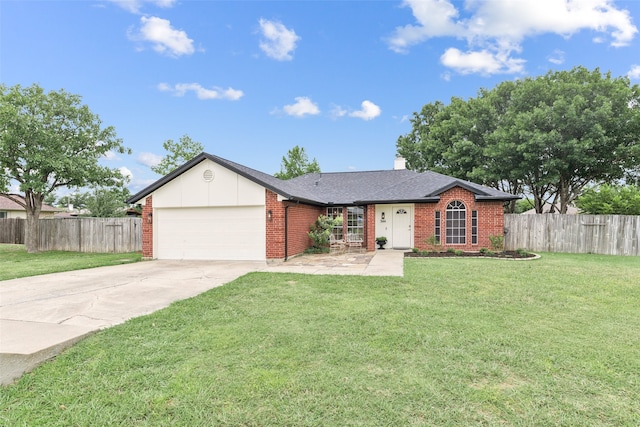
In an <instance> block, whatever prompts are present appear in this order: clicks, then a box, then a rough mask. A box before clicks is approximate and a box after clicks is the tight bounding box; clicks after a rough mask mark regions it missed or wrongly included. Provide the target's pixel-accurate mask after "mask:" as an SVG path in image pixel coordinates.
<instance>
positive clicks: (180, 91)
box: [158, 83, 244, 101]
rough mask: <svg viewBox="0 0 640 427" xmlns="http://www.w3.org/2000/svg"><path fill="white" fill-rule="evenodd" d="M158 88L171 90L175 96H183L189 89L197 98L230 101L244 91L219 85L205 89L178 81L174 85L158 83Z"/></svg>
mask: <svg viewBox="0 0 640 427" xmlns="http://www.w3.org/2000/svg"><path fill="white" fill-rule="evenodd" d="M158 89H159V90H161V91H163V92H172V93H173V94H174V95H175V96H184V95H185V94H186V93H187V92H189V91H191V92H194V93H195V94H196V97H197V98H198V99H204V100H207V99H228V100H231V101H237V100H238V99H240V98H242V97H243V96H244V92H242V91H241V90H236V89H233V88H231V87H230V88H227V89H223V88H220V87H215V86H214V87H212V88H211V89H207V88H204V87H202V86H201V85H200V84H198V83H178V84H176V85H175V86H173V87H172V86H171V85H169V84H167V83H160V84H159V85H158Z"/></svg>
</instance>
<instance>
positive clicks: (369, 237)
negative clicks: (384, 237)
mask: <svg viewBox="0 0 640 427" xmlns="http://www.w3.org/2000/svg"><path fill="white" fill-rule="evenodd" d="M365 209H366V210H365V230H364V243H363V244H362V246H364V247H365V248H366V249H367V250H368V251H374V250H375V249H376V205H367V207H366V208H365Z"/></svg>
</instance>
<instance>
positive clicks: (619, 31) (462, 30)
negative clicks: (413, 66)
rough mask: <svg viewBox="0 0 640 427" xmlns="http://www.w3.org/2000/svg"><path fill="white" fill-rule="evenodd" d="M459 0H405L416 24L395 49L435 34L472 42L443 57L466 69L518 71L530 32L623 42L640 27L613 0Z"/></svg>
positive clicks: (401, 34) (394, 39)
mask: <svg viewBox="0 0 640 427" xmlns="http://www.w3.org/2000/svg"><path fill="white" fill-rule="evenodd" d="M458 5H460V2H455V3H454V2H452V1H451V0H405V1H404V3H403V6H406V7H409V8H411V10H412V12H413V16H414V18H415V20H416V24H414V25H406V26H403V27H397V28H396V29H395V31H394V32H393V34H392V35H391V36H390V37H389V38H388V39H387V42H388V44H389V48H390V49H392V50H394V51H396V52H399V53H406V52H407V51H408V49H409V48H410V47H411V46H413V45H416V44H419V43H422V42H424V41H426V40H428V39H430V38H434V37H452V38H457V39H463V40H466V42H467V44H468V47H469V50H468V51H467V52H466V53H462V51H460V50H459V49H454V48H449V49H447V51H446V52H445V53H444V54H443V55H442V57H441V59H442V60H443V61H445V60H446V61H449V62H448V63H452V64H454V65H455V64H458V67H459V69H460V70H463V71H464V72H481V73H504V72H510V73H517V72H520V71H521V70H522V66H523V64H524V60H522V59H518V58H512V54H513V53H515V52H520V50H521V43H522V41H523V39H524V38H526V37H531V36H535V35H539V34H549V33H551V34H558V35H561V36H563V37H570V36H571V35H572V34H574V33H577V32H579V31H583V30H591V31H595V32H598V33H599V37H607V38H608V39H609V40H610V44H611V45H612V46H615V47H619V46H626V45H628V44H629V43H630V42H631V41H632V40H633V38H634V37H635V35H636V33H637V32H638V29H637V28H636V26H635V25H633V22H632V19H631V16H630V15H629V12H628V11H626V10H623V9H618V8H616V7H615V5H614V4H613V2H612V1H611V0H518V1H505V0H482V1H479V0H467V1H465V2H464V5H462V6H461V7H460V9H458V8H457V6H458ZM462 11H464V13H465V16H464V17H461V16H460V15H461V12H462ZM554 58H556V57H555V56H554ZM443 63H444V62H443ZM445 65H447V64H445ZM474 70H478V71H474Z"/></svg>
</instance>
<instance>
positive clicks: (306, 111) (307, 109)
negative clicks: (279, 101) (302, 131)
mask: <svg viewBox="0 0 640 427" xmlns="http://www.w3.org/2000/svg"><path fill="white" fill-rule="evenodd" d="M295 100H296V103H295V104H290V105H285V106H284V107H283V108H282V109H283V110H284V112H285V113H286V114H288V115H290V116H295V117H304V116H306V115H312V116H313V115H317V114H320V109H319V108H318V106H317V105H316V104H314V103H313V101H311V99H310V98H308V97H306V96H298V97H296V98H295Z"/></svg>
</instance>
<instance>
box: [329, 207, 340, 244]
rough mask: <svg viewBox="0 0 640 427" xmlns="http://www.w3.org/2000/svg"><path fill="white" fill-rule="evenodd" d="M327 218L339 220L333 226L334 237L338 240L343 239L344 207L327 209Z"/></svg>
mask: <svg viewBox="0 0 640 427" xmlns="http://www.w3.org/2000/svg"><path fill="white" fill-rule="evenodd" d="M327 217H329V218H332V219H334V220H337V221H336V223H335V225H334V226H333V232H332V233H333V237H335V238H336V240H342V239H343V231H342V230H343V220H342V206H340V207H331V208H327Z"/></svg>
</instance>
